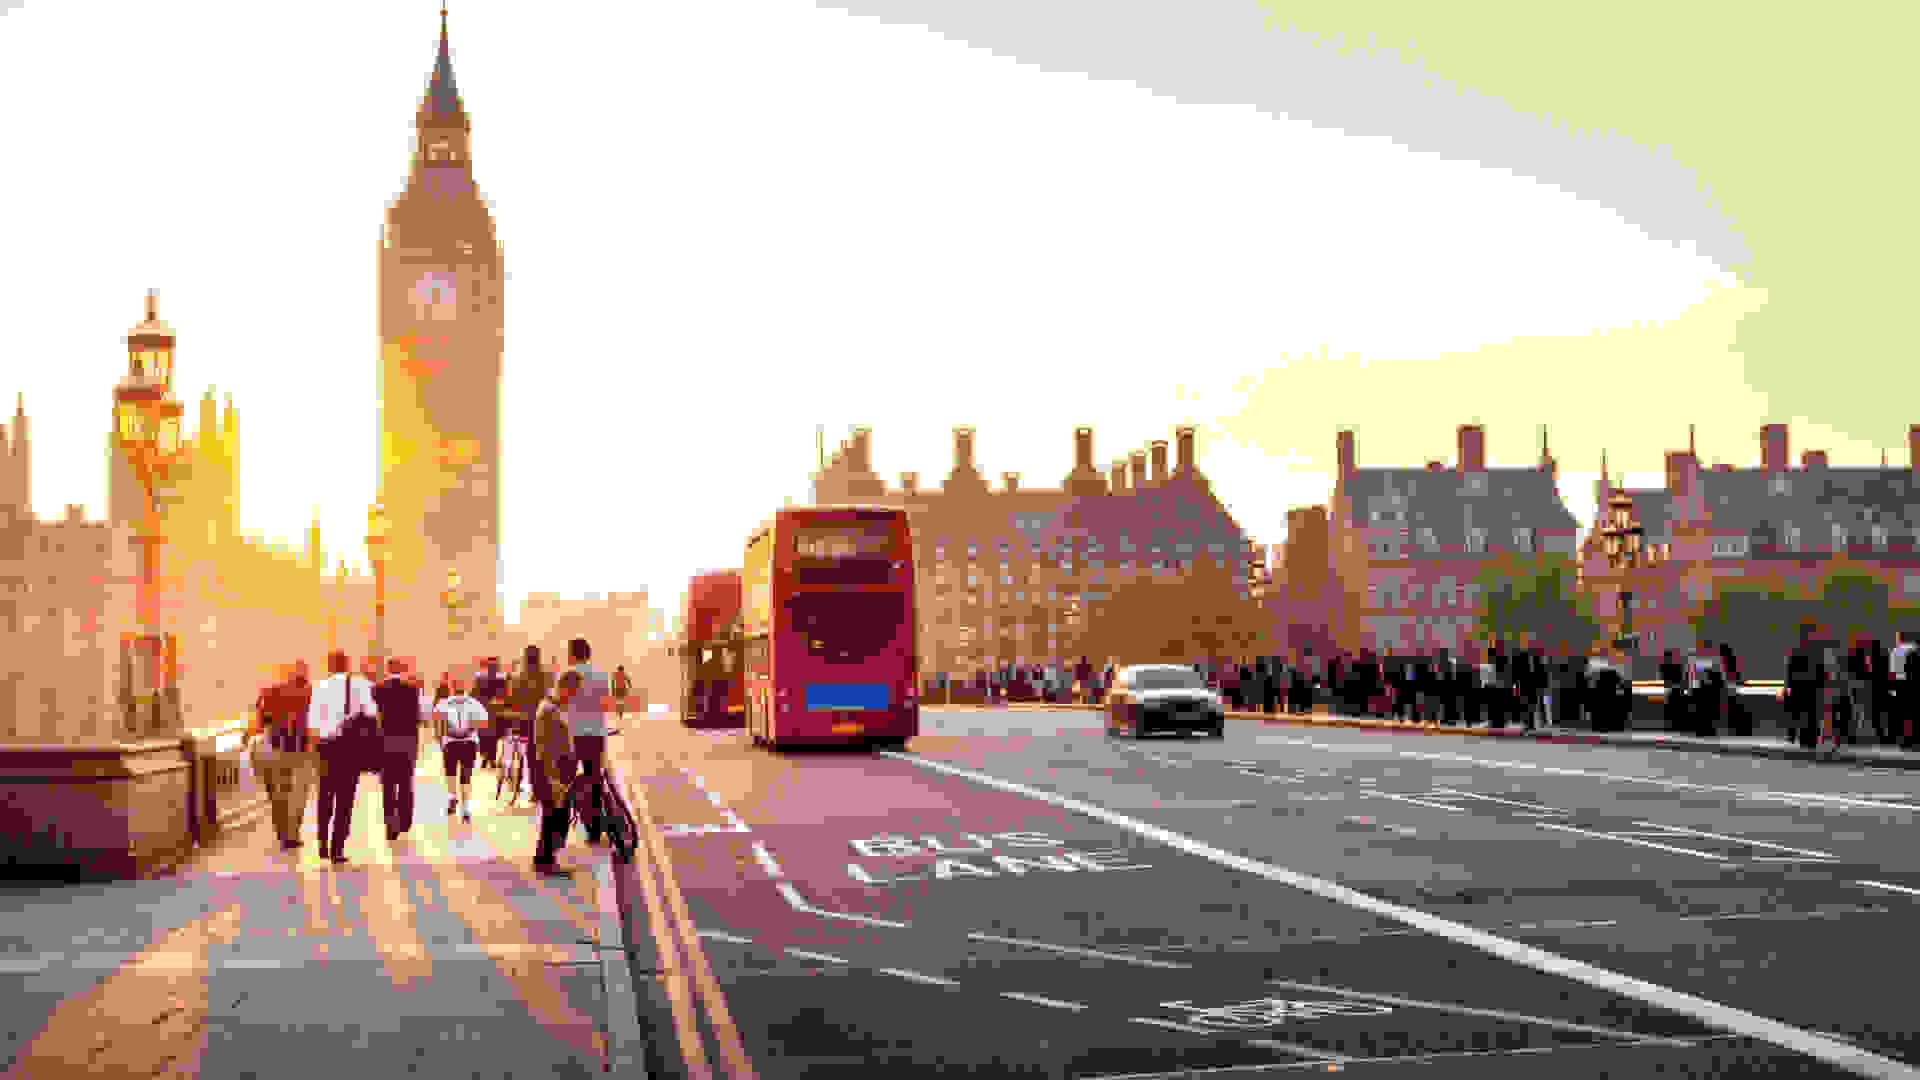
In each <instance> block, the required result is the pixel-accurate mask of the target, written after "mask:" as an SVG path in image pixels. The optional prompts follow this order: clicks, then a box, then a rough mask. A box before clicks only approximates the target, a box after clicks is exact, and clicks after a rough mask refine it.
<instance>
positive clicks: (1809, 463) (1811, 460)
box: [1800, 450, 1827, 469]
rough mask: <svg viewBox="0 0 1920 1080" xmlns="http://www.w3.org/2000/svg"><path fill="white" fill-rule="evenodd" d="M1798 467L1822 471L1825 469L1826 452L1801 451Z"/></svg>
mask: <svg viewBox="0 0 1920 1080" xmlns="http://www.w3.org/2000/svg"><path fill="white" fill-rule="evenodd" d="M1800 465H1801V467H1802V468H1807V469H1824V468H1826V467H1827V452H1826V451H1825V450H1806V451H1802V452H1801V454H1800Z"/></svg>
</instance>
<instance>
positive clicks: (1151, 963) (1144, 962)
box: [967, 930, 1193, 970]
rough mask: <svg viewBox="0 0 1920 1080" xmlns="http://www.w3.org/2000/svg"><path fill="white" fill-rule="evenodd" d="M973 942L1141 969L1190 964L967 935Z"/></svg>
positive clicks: (1010, 939) (1013, 939)
mask: <svg viewBox="0 0 1920 1080" xmlns="http://www.w3.org/2000/svg"><path fill="white" fill-rule="evenodd" d="M967 936H968V937H970V938H972V939H973V940H975V941H995V942H999V943H1000V944H1002V945H1021V946H1024V947H1026V948H1029V949H1045V950H1046V951H1048V952H1057V953H1066V954H1067V955H1069V956H1091V957H1095V958H1097V959H1101V960H1119V961H1121V962H1122V963H1127V964H1139V965H1140V966H1141V967H1151V968H1167V969H1170V970H1186V969H1188V968H1191V967H1193V965H1192V964H1181V963H1177V962H1175V961H1172V960H1149V959H1148V958H1146V957H1144V956H1128V955H1126V954H1125V953H1111V952H1101V951H1100V950H1099V949H1083V948H1080V947H1078V946H1075V945H1051V944H1048V943H1047V942H1044V941H1028V940H1026V939H1025V938H1011V937H999V936H997V935H994V934H982V933H980V932H979V931H977V930H976V931H974V932H973V933H971V934H968V935H967Z"/></svg>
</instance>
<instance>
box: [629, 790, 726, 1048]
mask: <svg viewBox="0 0 1920 1080" xmlns="http://www.w3.org/2000/svg"><path fill="white" fill-rule="evenodd" d="M622 787H623V788H624V789H625V791H626V795H627V799H628V802H629V805H631V806H632V808H633V816H634V820H635V822H636V823H637V824H638V825H639V831H640V836H639V843H638V844H637V845H636V849H637V850H636V851H635V853H634V854H635V855H636V858H635V859H634V863H633V869H634V877H635V878H636V879H637V880H638V881H639V882H640V889H641V892H642V894H643V895H644V897H645V899H646V904H647V924H648V926H649V928H650V929H651V931H652V934H653V944H654V951H655V953H656V954H657V955H658V956H659V958H660V964H659V969H660V971H661V972H662V973H663V974H662V976H661V978H662V979H663V980H664V982H665V985H666V991H667V1000H668V1002H669V1003H670V1005H671V1006H672V1009H673V1024H674V1029H675V1031H676V1032H677V1034H678V1036H679V1040H680V1054H681V1056H682V1058H684V1059H685V1061H686V1063H687V1075H688V1077H689V1078H690V1080H711V1078H713V1077H715V1076H724V1077H730V1078H731V1080H754V1071H753V1062H752V1060H751V1059H749V1058H748V1057H747V1051H746V1047H745V1046H744V1045H743V1044H742V1043H741V1041H740V1030H739V1029H738V1028H737V1027H735V1026H734V1023H733V1014H732V1013H731V1012H729V1011H728V1009H727V997H726V994H724V993H722V992H721V989H720V981H719V980H718V979H715V978H714V977H713V967H712V965H711V964H709V963H708V962H707V954H706V950H705V949H703V948H702V947H701V945H700V935H699V931H698V928H697V927H695V926H694V924H693V919H692V918H691V917H690V916H688V914H687V904H686V900H685V899H684V898H683V897H682V896H681V895H680V882H679V880H678V879H677V878H675V877H674V874H673V853H672V852H671V851H669V850H668V849H667V842H666V838H665V837H664V836H662V835H661V832H660V827H659V825H658V824H657V823H656V822H655V821H654V819H653V814H652V812H651V811H650V810H648V808H647V796H646V793H645V792H644V791H641V790H638V789H637V788H636V787H635V786H634V785H633V784H631V783H623V784H622ZM696 995H697V998H698V1000H697V1001H696ZM700 1009H704V1010H705V1012H706V1019H707V1024H708V1026H709V1027H710V1028H711V1029H712V1031H713V1037H714V1042H715V1044H716V1045H717V1046H718V1048H719V1056H720V1058H721V1060H722V1062H724V1064H725V1071H724V1072H720V1073H716V1072H715V1070H714V1062H713V1061H712V1060H711V1059H710V1058H709V1056H708V1054H707V1045H706V1040H705V1039H704V1038H703V1037H702V1035H701V1033H700V1016H699V1013H698V1010H700Z"/></svg>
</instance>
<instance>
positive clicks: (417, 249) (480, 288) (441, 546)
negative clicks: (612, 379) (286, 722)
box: [378, 8, 505, 666]
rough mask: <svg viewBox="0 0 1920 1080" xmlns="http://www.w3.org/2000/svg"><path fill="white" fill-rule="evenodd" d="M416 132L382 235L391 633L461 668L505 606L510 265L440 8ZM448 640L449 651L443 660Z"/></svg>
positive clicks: (400, 649) (485, 649) (382, 461)
mask: <svg viewBox="0 0 1920 1080" xmlns="http://www.w3.org/2000/svg"><path fill="white" fill-rule="evenodd" d="M414 126H415V129H416V131H417V136H416V139H415V142H414V151H413V163H412V168H411V170H410V171H409V173H408V176H407V186H406V190H404V191H403V192H401V193H400V196H399V198H397V199H395V200H394V202H393V204H392V205H391V206H389V207H388V208H387V215H386V226H385V228H384V229H383V230H382V235H381V241H380V269H379V312H380V313H379V319H380V447H379V470H380V473H379V477H378V482H379V491H380V498H381V501H382V502H383V504H384V505H385V508H386V512H387V519H388V521H389V522H390V523H391V533H390V537H389V539H388V542H387V553H388V559H389V561H388V563H387V567H388V569H387V597H388V604H387V610H388V620H389V621H388V625H389V632H388V640H389V642H391V643H392V646H393V648H394V651H395V652H396V653H398V654H400V655H409V654H411V655H416V656H419V657H420V658H421V659H422V660H423V661H428V662H432V661H430V660H429V659H428V658H430V657H438V658H440V659H442V660H449V661H452V662H456V663H459V664H461V665H463V666H464V665H465V664H466V663H467V662H468V661H469V660H471V659H472V658H473V657H474V656H478V655H482V654H487V653H490V652H492V651H494V650H493V648H492V643H491V642H490V641H489V640H488V630H489V628H491V627H494V626H497V625H498V616H499V607H500V604H499V596H498V589H499V581H500V377H501V355H502V349H503V336H504V318H503V314H504V308H503V305H502V296H501V293H502V289H501V286H502V283H503V281H504V279H505V273H504V271H503V269H502V263H503V257H502V255H501V251H500V245H499V243H498V242H497V241H496V240H495V239H494V234H493V218H492V216H491V215H490V214H489V213H488V212H487V204H486V201H485V200H484V199H483V198H481V196H480V192H479V190H478V189H477V188H476V187H475V186H474V182H473V163H472V158H471V157H470V155H469V153H468V135H469V130H470V129H469V126H468V122H467V113H466V108H465V106H464V105H463V104H462V103H461V101H460V92H459V90H458V89H457V88H456V87H455V85H454V81H453V61H452V59H451V57H450V56H449V54H448V45H447V13H446V10H445V9H444V8H443V9H442V10H441V12H440V48H439V52H438V54H437V55H436V56H435V58H434V64H433V73H432V75H431V76H430V77H429V79H428V82H427V92H426V97H425V98H424V99H423V100H422V101H421V103H420V110H419V112H418V114H417V115H416V117H415V121H414ZM456 577H457V581H458V584H457V585H451V584H450V583H451V582H453V581H454V579H455V578H456ZM443 643H446V644H447V645H448V646H449V647H450V649H451V651H450V652H447V653H445V654H444V655H443V652H442V648H441V646H442V644H443Z"/></svg>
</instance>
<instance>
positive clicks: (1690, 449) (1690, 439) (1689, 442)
mask: <svg viewBox="0 0 1920 1080" xmlns="http://www.w3.org/2000/svg"><path fill="white" fill-rule="evenodd" d="M1687 456H1688V457H1692V456H1693V425H1692V424H1688V425H1687Z"/></svg>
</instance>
